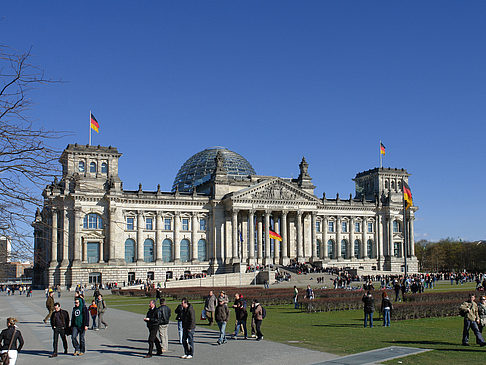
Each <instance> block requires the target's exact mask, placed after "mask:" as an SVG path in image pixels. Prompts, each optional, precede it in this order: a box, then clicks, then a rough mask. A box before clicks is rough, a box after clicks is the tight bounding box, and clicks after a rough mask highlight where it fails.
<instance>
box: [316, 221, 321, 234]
mask: <svg viewBox="0 0 486 365" xmlns="http://www.w3.org/2000/svg"><path fill="white" fill-rule="evenodd" d="M320 231H321V221H316V232H320Z"/></svg>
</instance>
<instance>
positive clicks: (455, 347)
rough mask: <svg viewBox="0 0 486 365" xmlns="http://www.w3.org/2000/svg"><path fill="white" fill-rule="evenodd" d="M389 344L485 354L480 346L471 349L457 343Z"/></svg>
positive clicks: (397, 342)
mask: <svg viewBox="0 0 486 365" xmlns="http://www.w3.org/2000/svg"><path fill="white" fill-rule="evenodd" d="M388 343H390V344H394V345H413V346H417V347H426V346H429V347H427V348H430V346H433V345H443V346H448V347H447V348H442V347H438V348H433V350H434V351H447V352H450V351H455V352H478V351H481V352H484V350H483V348H482V347H479V345H477V346H474V345H471V346H470V347H466V346H462V345H461V344H459V343H457V342H444V341H389V342H388Z"/></svg>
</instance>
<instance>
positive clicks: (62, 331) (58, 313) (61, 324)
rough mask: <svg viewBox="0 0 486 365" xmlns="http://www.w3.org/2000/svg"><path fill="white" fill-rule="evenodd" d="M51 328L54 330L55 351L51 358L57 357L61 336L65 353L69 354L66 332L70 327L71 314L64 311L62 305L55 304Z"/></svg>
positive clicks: (53, 345) (53, 343) (53, 344)
mask: <svg viewBox="0 0 486 365" xmlns="http://www.w3.org/2000/svg"><path fill="white" fill-rule="evenodd" d="M51 327H52V330H53V335H52V336H53V342H52V347H53V351H52V354H51V355H50V356H49V357H56V356H57V342H58V340H59V336H61V340H62V345H63V347H64V353H65V354H67V353H68V343H67V339H66V330H67V328H68V327H69V313H68V312H67V311H66V310H64V309H61V305H60V304H59V303H54V313H52V316H51Z"/></svg>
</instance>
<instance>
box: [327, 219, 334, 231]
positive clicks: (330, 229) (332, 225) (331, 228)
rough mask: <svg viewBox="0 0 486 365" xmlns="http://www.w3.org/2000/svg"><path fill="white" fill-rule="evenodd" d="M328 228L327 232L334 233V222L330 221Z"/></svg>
mask: <svg viewBox="0 0 486 365" xmlns="http://www.w3.org/2000/svg"><path fill="white" fill-rule="evenodd" d="M328 226H329V227H328V231H329V232H331V233H332V232H334V222H333V221H330V222H329V223H328Z"/></svg>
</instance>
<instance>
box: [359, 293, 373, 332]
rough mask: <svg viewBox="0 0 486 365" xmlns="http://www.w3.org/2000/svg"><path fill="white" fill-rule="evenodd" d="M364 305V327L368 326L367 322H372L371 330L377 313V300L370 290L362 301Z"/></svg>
mask: <svg viewBox="0 0 486 365" xmlns="http://www.w3.org/2000/svg"><path fill="white" fill-rule="evenodd" d="M361 300H362V301H363V303H364V308H363V310H364V326H365V327H366V325H367V320H368V318H369V320H370V328H372V327H373V312H374V311H375V299H374V298H373V295H371V293H370V291H369V290H368V291H367V292H366V294H365V295H363V298H362V299H361Z"/></svg>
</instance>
